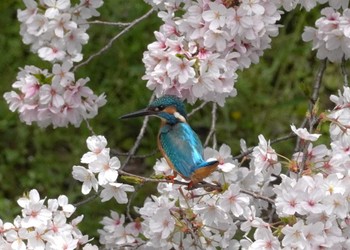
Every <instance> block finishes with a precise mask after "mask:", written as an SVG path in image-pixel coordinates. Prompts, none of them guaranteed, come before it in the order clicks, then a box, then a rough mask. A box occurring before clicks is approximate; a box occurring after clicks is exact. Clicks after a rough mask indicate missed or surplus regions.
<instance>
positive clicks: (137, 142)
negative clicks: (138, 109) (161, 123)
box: [120, 93, 156, 169]
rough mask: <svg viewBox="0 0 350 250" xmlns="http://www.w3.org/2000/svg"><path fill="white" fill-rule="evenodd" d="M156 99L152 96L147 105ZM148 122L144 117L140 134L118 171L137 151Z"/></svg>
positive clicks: (146, 117)
mask: <svg viewBox="0 0 350 250" xmlns="http://www.w3.org/2000/svg"><path fill="white" fill-rule="evenodd" d="M155 97H156V95H155V93H153V94H152V96H151V98H150V100H149V103H151V102H153V100H154V98H155ZM148 120H149V117H148V116H145V117H144V118H143V123H142V127H141V129H140V132H139V134H138V136H137V138H136V141H135V144H134V146H133V147H132V148H131V149H130V151H129V153H128V156H127V157H126V159H125V161H124V163H123V165H122V166H121V167H120V169H124V168H125V166H126V165H127V164H128V163H129V161H130V159H131V158H132V156H134V155H135V152H136V150H137V149H138V147H139V146H140V143H141V140H142V138H143V136H144V134H145V131H146V127H147V124H148Z"/></svg>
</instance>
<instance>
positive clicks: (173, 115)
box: [120, 95, 219, 188]
mask: <svg viewBox="0 0 350 250" xmlns="http://www.w3.org/2000/svg"><path fill="white" fill-rule="evenodd" d="M140 116H156V117H158V118H160V119H161V126H160V129H159V133H158V137H157V145H158V148H159V150H160V152H161V154H162V155H163V157H164V158H165V160H166V161H167V163H168V165H169V166H170V167H171V168H172V169H173V170H174V175H173V176H169V177H168V178H169V179H172V180H173V179H174V178H175V177H176V174H179V175H180V176H181V177H182V178H184V179H185V180H187V181H190V182H189V183H188V187H189V188H193V187H195V186H196V185H197V184H198V183H200V182H202V181H203V179H204V178H206V177H207V176H209V175H210V174H211V173H212V172H214V171H215V170H216V168H217V166H218V164H219V161H217V160H211V161H208V162H207V161H205V160H204V153H203V152H204V150H203V145H202V143H201V141H200V139H199V137H198V135H197V134H196V132H195V131H194V130H193V129H192V128H191V126H190V125H189V124H188V122H187V113H186V109H185V105H184V103H183V102H182V101H181V99H180V98H179V97H177V96H174V95H164V96H162V97H159V98H158V99H155V100H154V101H153V102H151V103H150V104H149V105H148V106H147V107H146V108H144V109H141V110H138V111H135V112H132V113H129V114H126V115H123V116H121V117H120V119H128V118H134V117H140Z"/></svg>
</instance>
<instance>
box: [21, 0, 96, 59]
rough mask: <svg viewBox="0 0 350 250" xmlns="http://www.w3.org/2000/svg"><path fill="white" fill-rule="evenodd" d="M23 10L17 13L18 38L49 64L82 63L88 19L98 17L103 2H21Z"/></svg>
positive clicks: (86, 0) (51, 0)
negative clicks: (19, 36)
mask: <svg viewBox="0 0 350 250" xmlns="http://www.w3.org/2000/svg"><path fill="white" fill-rule="evenodd" d="M23 2H24V4H25V6H26V9H24V10H18V15H17V17H18V20H19V21H20V22H21V31H20V34H21V35H22V37H23V42H24V43H25V44H30V45H31V50H32V51H33V52H34V53H38V55H39V57H40V58H42V59H43V60H46V61H50V62H57V61H60V62H64V61H74V62H78V61H81V60H82V58H83V55H82V54H81V50H82V45H84V44H86V43H87V42H88V39H89V35H88V34H87V33H86V30H87V29H88V28H89V25H88V24H87V19H89V18H91V17H93V16H99V12H98V11H97V10H96V9H97V8H99V7H101V6H102V4H103V1H102V0H80V3H79V4H75V5H72V4H71V1H70V0H39V1H35V0H23Z"/></svg>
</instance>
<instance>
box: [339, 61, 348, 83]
mask: <svg viewBox="0 0 350 250" xmlns="http://www.w3.org/2000/svg"><path fill="white" fill-rule="evenodd" d="M340 68H341V74H342V75H343V79H344V86H345V87H348V86H349V82H348V72H347V71H346V60H345V57H344V56H343V59H342V61H341V65H340Z"/></svg>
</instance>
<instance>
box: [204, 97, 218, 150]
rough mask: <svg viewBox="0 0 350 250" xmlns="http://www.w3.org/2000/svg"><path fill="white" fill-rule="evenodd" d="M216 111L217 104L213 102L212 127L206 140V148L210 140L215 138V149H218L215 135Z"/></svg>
mask: <svg viewBox="0 0 350 250" xmlns="http://www.w3.org/2000/svg"><path fill="white" fill-rule="evenodd" d="M216 110H217V104H216V103H215V102H213V108H212V110H211V126H210V131H209V134H208V136H207V138H206V139H205V142H204V147H207V146H208V144H209V141H210V138H213V149H216V135H215V131H216Z"/></svg>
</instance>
